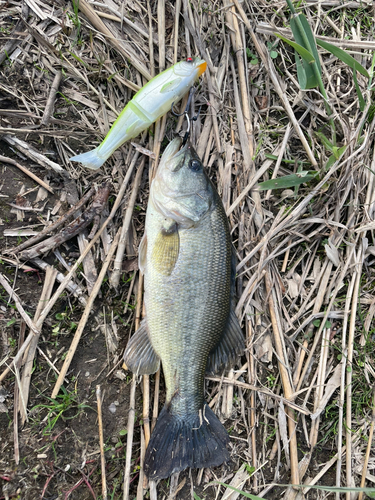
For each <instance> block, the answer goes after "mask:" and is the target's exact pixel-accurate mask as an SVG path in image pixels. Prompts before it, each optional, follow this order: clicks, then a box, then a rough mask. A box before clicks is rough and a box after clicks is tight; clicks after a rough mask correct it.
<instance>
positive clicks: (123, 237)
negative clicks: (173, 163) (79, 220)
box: [109, 153, 146, 288]
mask: <svg viewBox="0 0 375 500" xmlns="http://www.w3.org/2000/svg"><path fill="white" fill-rule="evenodd" d="M136 157H137V158H138V153H136V154H135V155H134V158H136ZM145 162H146V157H145V156H143V157H142V160H141V162H140V165H139V167H138V171H137V175H136V176H135V179H134V185H133V190H132V194H131V196H130V200H129V204H128V206H127V209H126V212H125V217H124V222H123V224H122V228H121V234H120V241H119V245H118V248H117V252H116V258H115V261H114V263H113V272H112V274H111V277H110V279H109V282H110V285H111V286H112V287H114V288H117V287H118V285H119V283H120V276H121V272H122V260H123V258H124V253H125V249H126V242H127V239H128V232H129V228H130V224H131V221H132V216H133V210H134V205H135V202H136V200H137V196H138V189H139V186H140V183H141V180H142V173H143V167H144V165H145ZM135 163H136V159H133V161H132V164H131V165H132V167H133V168H134V165H135ZM127 175H128V172H127ZM129 177H130V175H129Z"/></svg>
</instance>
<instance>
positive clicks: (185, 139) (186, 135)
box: [171, 87, 202, 146]
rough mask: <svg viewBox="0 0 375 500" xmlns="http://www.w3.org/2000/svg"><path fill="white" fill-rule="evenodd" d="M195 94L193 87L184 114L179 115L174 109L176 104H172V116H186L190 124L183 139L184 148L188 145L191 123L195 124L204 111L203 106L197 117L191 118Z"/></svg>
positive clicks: (200, 107)
mask: <svg viewBox="0 0 375 500" xmlns="http://www.w3.org/2000/svg"><path fill="white" fill-rule="evenodd" d="M194 92H195V88H194V87H191V88H190V90H189V97H188V100H187V103H186V107H185V109H184V111H183V112H182V113H177V112H176V111H175V110H174V108H173V104H174V102H172V106H171V111H172V114H174V116H183V115H185V116H186V119H187V122H188V127H187V130H186V132H185V135H184V138H183V139H182V146H185V144H186V143H187V140H188V138H189V135H190V127H191V122H192V121H193V122H195V121H197V119H198V116H199V114H200V112H201V109H202V106H199V110H198V113H197V114H196V115H195V116H193V117H192V118H189V111H190V107H191V102H192V99H193V94H194Z"/></svg>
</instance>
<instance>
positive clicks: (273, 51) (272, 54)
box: [270, 50, 279, 59]
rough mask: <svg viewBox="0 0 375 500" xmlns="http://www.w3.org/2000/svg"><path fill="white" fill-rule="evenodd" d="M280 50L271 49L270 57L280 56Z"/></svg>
mask: <svg viewBox="0 0 375 500" xmlns="http://www.w3.org/2000/svg"><path fill="white" fill-rule="evenodd" d="M278 55H279V54H278V52H276V50H271V52H270V57H271V59H276V57H277V56H278Z"/></svg>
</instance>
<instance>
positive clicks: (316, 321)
mask: <svg viewBox="0 0 375 500" xmlns="http://www.w3.org/2000/svg"><path fill="white" fill-rule="evenodd" d="M320 323H321V321H320V319H314V321H313V322H312V324H313V325H314V326H315V327H316V328H319V327H320Z"/></svg>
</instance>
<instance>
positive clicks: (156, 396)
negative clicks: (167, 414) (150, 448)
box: [151, 368, 160, 432]
mask: <svg viewBox="0 0 375 500" xmlns="http://www.w3.org/2000/svg"><path fill="white" fill-rule="evenodd" d="M154 383H155V388H154V406H153V409H152V422H151V432H152V431H153V430H154V427H155V425H156V421H157V419H158V414H159V388H160V368H159V370H158V371H157V372H156V373H155V377H154Z"/></svg>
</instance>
